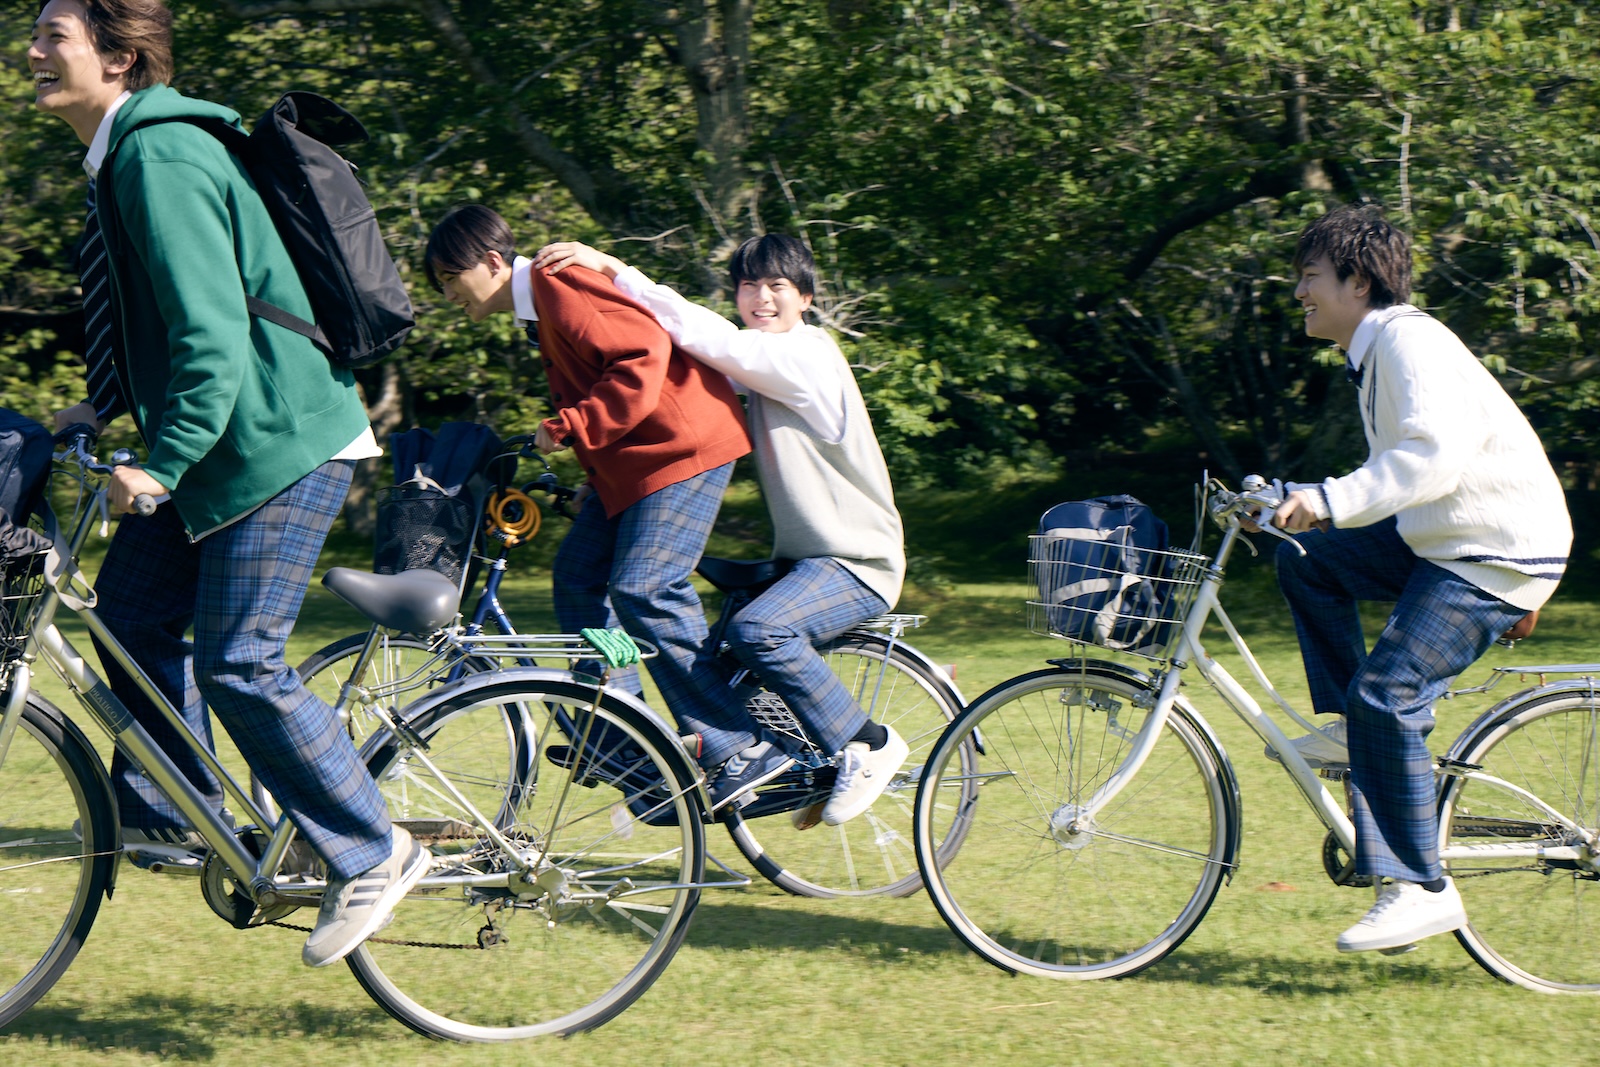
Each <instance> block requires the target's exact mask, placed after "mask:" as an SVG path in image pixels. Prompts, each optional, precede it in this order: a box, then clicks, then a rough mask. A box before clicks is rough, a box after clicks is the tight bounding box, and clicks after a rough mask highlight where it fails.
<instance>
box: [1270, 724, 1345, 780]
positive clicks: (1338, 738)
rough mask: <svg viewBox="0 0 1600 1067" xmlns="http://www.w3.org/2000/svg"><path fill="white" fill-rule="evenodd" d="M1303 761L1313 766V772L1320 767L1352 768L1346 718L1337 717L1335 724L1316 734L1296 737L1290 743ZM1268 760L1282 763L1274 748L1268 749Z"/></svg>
mask: <svg viewBox="0 0 1600 1067" xmlns="http://www.w3.org/2000/svg"><path fill="white" fill-rule="evenodd" d="M1289 743H1290V744H1291V745H1293V746H1294V749H1295V751H1296V752H1298V753H1300V756H1301V758H1302V759H1304V760H1305V761H1306V762H1307V763H1308V764H1310V765H1311V769H1312V770H1316V769H1317V768H1319V767H1348V766H1350V748H1349V746H1348V745H1347V744H1346V742H1345V726H1344V716H1343V715H1335V716H1334V718H1333V722H1331V723H1329V724H1328V725H1327V726H1325V727H1323V728H1322V729H1321V730H1318V731H1316V732H1315V733H1309V734H1306V735H1305V736H1304V737H1296V738H1295V739H1293V740H1292V741H1290V742H1289ZM1267 758H1268V759H1269V760H1272V761H1273V762H1274V763H1282V762H1283V761H1282V760H1280V759H1278V753H1277V752H1275V751H1274V750H1273V749H1272V748H1270V747H1269V748H1268V749H1267Z"/></svg>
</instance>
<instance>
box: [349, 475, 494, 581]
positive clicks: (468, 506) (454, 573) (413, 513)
mask: <svg viewBox="0 0 1600 1067" xmlns="http://www.w3.org/2000/svg"><path fill="white" fill-rule="evenodd" d="M477 519H478V516H477V508H476V507H475V506H474V505H473V503H472V498H471V497H470V495H466V494H463V495H461V496H451V495H449V494H447V493H444V492H441V491H440V490H438V489H435V488H432V487H430V486H425V485H415V484H407V485H391V486H388V487H387V488H384V489H380V490H378V529H377V543H376V544H375V545H374V547H373V553H372V569H373V570H375V571H377V572H378V573H379V574H398V573H400V572H401V571H411V570H433V571H438V572H439V573H440V574H442V575H444V576H445V577H446V578H449V579H450V580H451V581H452V582H455V583H456V584H457V585H459V584H461V579H462V575H463V574H464V573H465V569H466V564H467V560H468V559H469V558H470V557H471V555H472V544H473V538H474V537H475V536H476V534H477Z"/></svg>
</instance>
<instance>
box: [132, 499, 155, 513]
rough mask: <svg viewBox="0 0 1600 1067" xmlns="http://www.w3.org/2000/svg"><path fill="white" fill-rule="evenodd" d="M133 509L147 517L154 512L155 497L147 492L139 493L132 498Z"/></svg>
mask: <svg viewBox="0 0 1600 1067" xmlns="http://www.w3.org/2000/svg"><path fill="white" fill-rule="evenodd" d="M133 510H134V511H136V512H138V513H139V514H140V515H143V516H145V517H146V518H149V517H150V516H151V515H154V514H155V513H156V498H155V497H153V496H151V495H150V494H149V493H140V494H139V495H138V496H136V497H134V498H133Z"/></svg>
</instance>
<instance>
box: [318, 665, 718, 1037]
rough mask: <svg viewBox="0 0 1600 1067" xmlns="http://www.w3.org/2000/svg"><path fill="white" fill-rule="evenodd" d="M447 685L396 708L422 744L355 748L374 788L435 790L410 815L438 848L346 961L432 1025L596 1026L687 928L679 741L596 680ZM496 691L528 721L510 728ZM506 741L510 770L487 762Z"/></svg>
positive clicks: (692, 823) (502, 1032)
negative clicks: (425, 703) (406, 713)
mask: <svg viewBox="0 0 1600 1067" xmlns="http://www.w3.org/2000/svg"><path fill="white" fill-rule="evenodd" d="M453 690H459V691H458V692H453V695H450V696H448V697H445V698H444V699H443V700H442V702H439V703H436V704H435V705H434V706H432V707H431V708H429V709H427V710H424V711H422V712H419V713H418V714H417V715H416V716H415V717H414V718H411V719H409V720H408V724H409V725H410V726H411V728H412V729H413V730H414V731H415V732H416V733H417V734H418V735H420V737H421V738H422V739H423V740H425V741H426V742H427V748H426V750H418V749H413V748H411V747H410V746H408V745H403V744H399V743H396V742H395V741H394V740H393V739H392V738H390V737H388V736H387V735H384V734H379V735H375V736H374V739H373V741H372V742H371V743H369V745H368V746H367V750H366V752H365V753H364V754H365V755H366V756H367V757H368V767H369V769H370V770H371V772H372V774H373V776H374V777H375V778H376V779H377V780H378V781H379V782H380V783H384V785H385V792H386V794H388V795H390V796H393V795H395V793H394V790H396V789H398V788H400V787H401V786H402V785H403V786H404V788H405V789H406V791H407V792H408V793H409V794H411V795H413V796H415V797H418V798H420V797H424V796H429V797H432V798H433V801H432V802H433V805H434V811H433V814H432V818H433V820H434V821H433V823H432V825H431V827H430V826H423V825H422V823H421V816H420V814H419V815H417V816H415V817H414V818H413V821H412V823H411V825H412V827H413V831H412V832H413V833H416V834H418V836H419V839H420V840H422V841H423V843H424V844H426V845H428V847H429V848H430V849H431V850H432V851H433V855H434V861H433V868H432V870H431V872H430V874H429V876H428V877H427V878H426V879H425V880H424V881H423V882H422V883H421V885H420V886H419V888H418V889H416V890H414V891H413V892H412V893H411V895H410V896H408V897H406V899H405V900H403V901H402V902H401V903H400V906H399V907H398V908H397V909H396V910H395V918H394V921H393V923H392V924H391V925H390V926H389V927H388V928H387V929H386V930H384V931H383V932H382V933H380V934H379V935H378V936H377V937H375V938H372V939H370V940H368V941H367V942H366V943H365V944H364V945H362V947H361V948H360V949H358V950H357V951H356V952H354V953H352V954H351V956H350V957H349V959H350V966H351V969H352V970H353V971H354V972H355V974H356V978H357V979H358V980H359V981H360V982H361V984H362V986H363V987H365V988H366V990H367V992H368V993H370V994H371V995H372V996H373V997H374V999H376V1000H377V1001H378V1002H379V1003H380V1004H381V1005H382V1006H383V1007H384V1009H385V1010H387V1011H388V1012H389V1013H390V1014H392V1015H394V1016H395V1017H396V1018H397V1019H399V1020H400V1021H401V1022H403V1023H405V1024H406V1025H407V1026H410V1027H411V1028H412V1029H414V1030H417V1031H419V1032H421V1033H424V1034H428V1035H430V1036H433V1037H442V1038H449V1039H453V1040H461V1041H503V1040H512V1039H517V1038H525V1037H535V1036H539V1035H542V1034H570V1033H575V1032H577V1031H581V1030H587V1029H591V1028H593V1027H596V1026H599V1025H600V1024H602V1023H604V1022H605V1021H606V1020H608V1019H610V1018H612V1017H613V1016H615V1015H616V1014H617V1013H619V1012H621V1011H622V1010H624V1009H625V1008H627V1006H628V1005H629V1004H631V1003H633V1001H634V1000H636V999H637V998H638V997H639V996H640V995H642V994H643V993H644V991H645V990H646V989H648V988H649V986H650V984H651V983H652V982H654V981H655V979H656V978H657V977H658V976H659V975H660V974H661V972H662V971H663V970H664V969H665V968H666V966H667V964H668V962H669V961H670V960H671V959H672V956H673V954H674V953H675V952H676V951H677V949H678V946H679V945H680V944H681V943H682V941H683V938H684V935H685V934H686V933H687V931H688V928H689V920H690V918H691V917H692V915H693V913H694V909H695V905H696V903H697V902H698V900H699V895H700V889H699V886H700V883H701V881H702V877H703V874H704V866H705V838H704V829H703V827H702V824H701V820H700V814H699V806H698V803H697V802H696V799H695V795H694V793H693V790H694V788H695V786H694V782H693V780H692V779H688V778H687V777H686V776H685V775H684V774H683V773H682V766H681V754H680V758H679V759H677V760H675V759H673V758H670V757H669V755H668V753H667V751H666V748H667V746H668V745H669V744H670V743H671V738H670V735H668V734H666V733H665V732H664V731H663V730H661V729H660V728H659V727H658V726H656V725H655V724H654V723H653V722H651V721H649V720H648V719H646V718H645V717H644V716H643V715H641V714H640V713H639V712H638V711H637V710H636V709H634V708H632V707H631V706H629V705H627V704H625V703H623V702H622V701H619V700H617V699H615V698H614V697H612V696H611V695H609V694H606V695H602V696H599V697H598V699H597V696H596V690H595V689H594V688H593V687H590V686H584V685H581V684H579V683H577V682H574V681H565V682H560V681H551V682H541V683H538V684H534V683H530V682H527V681H497V680H495V678H494V676H486V678H485V679H484V680H482V681H474V682H469V683H467V684H464V685H462V686H459V687H453ZM508 707H517V708H520V709H522V712H523V714H524V715H525V716H526V719H527V729H526V730H515V731H512V732H510V733H509V734H508V732H507V726H506V709H507V708H508ZM569 731H575V732H576V733H577V734H578V735H579V740H582V741H583V742H584V743H583V744H575V743H574V742H575V739H574V738H573V737H571V736H569ZM601 738H603V739H604V741H603V744H604V745H605V746H606V748H605V750H604V751H600V750H598V749H597V748H596V744H597V742H596V739H601ZM519 739H522V741H521V742H519ZM508 743H510V744H513V745H515V746H516V753H517V754H516V758H515V759H514V760H513V761H512V763H511V765H510V767H509V773H504V772H499V771H491V770H490V768H497V767H499V766H500V764H501V761H502V757H503V755H504V753H505V751H506V746H507V744H508ZM575 752H585V753H587V756H575V755H574V753H575ZM424 759H425V760H426V761H427V763H431V764H432V765H433V767H432V768H430V767H429V766H427V765H426V764H425V763H424ZM434 768H436V769H437V770H435V769H434ZM519 782H520V783H521V784H520V785H519V784H518V783H519ZM446 783H448V784H446ZM452 789H453V790H454V791H452ZM457 792H458V793H459V794H460V796H457V795H455V794H456V793H457ZM420 803H421V801H420V799H419V800H418V801H417V804H419V805H420ZM412 810H413V811H416V812H420V810H421V809H420V807H414V808H413V809H412ZM490 824H492V825H493V826H494V828H495V829H496V830H497V831H498V832H499V833H500V834H501V835H503V837H502V842H503V843H501V842H496V841H494V840H492V838H491V835H489V834H488V833H486V826H488V825H490ZM514 868H522V869H523V870H524V873H522V874H518V873H516V871H515V870H514ZM508 871H511V872H512V873H511V874H510V877H509V878H508V876H507V872H508Z"/></svg>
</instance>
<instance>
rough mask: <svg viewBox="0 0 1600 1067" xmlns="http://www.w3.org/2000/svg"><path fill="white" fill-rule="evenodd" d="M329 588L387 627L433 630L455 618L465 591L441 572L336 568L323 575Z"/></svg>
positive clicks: (335, 594) (323, 582)
mask: <svg viewBox="0 0 1600 1067" xmlns="http://www.w3.org/2000/svg"><path fill="white" fill-rule="evenodd" d="M322 584H323V585H325V586H327V587H328V591H329V592H331V593H332V594H333V595H334V596H336V597H338V598H339V599H340V600H343V601H344V602H345V603H346V604H349V605H350V606H351V607H353V608H355V609H356V610H357V611H359V612H361V614H363V615H365V616H366V617H367V618H369V619H371V620H372V621H373V622H375V623H377V624H378V625H379V626H382V627H383V628H385V629H387V630H401V631H404V632H406V633H414V634H425V633H431V632H433V631H434V630H437V629H438V628H439V627H441V626H443V625H444V624H445V623H447V622H449V621H450V620H451V619H453V618H455V614H456V607H457V605H458V604H459V603H460V597H461V590H460V588H459V587H458V586H457V585H456V583H455V582H452V581H451V580H450V579H449V578H446V577H445V576H444V575H442V574H440V573H439V572H438V571H429V570H414V571H401V572H400V573H399V574H373V573H372V572H371V571H358V570H356V569H354V568H353V567H332V568H329V570H328V573H327V574H324V575H323V576H322Z"/></svg>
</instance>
